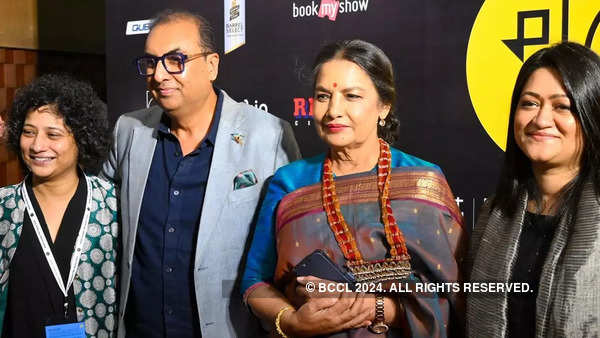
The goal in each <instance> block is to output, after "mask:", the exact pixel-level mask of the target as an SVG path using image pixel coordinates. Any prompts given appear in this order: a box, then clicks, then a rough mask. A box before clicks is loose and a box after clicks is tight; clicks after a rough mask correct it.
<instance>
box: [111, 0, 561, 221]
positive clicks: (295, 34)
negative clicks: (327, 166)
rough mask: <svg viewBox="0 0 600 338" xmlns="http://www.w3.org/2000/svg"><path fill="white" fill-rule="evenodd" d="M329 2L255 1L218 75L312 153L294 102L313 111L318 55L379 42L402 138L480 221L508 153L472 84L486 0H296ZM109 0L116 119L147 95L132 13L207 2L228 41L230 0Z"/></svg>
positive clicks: (306, 122) (309, 130) (313, 140)
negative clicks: (333, 2)
mask: <svg viewBox="0 0 600 338" xmlns="http://www.w3.org/2000/svg"><path fill="white" fill-rule="evenodd" d="M225 1H228V2H230V1H231V0H225ZM323 1H327V0H323ZM565 1H566V0H565ZM320 2H321V1H320V0H294V1H287V0H279V1H273V0H253V1H248V2H247V3H246V18H245V20H246V43H245V44H244V45H243V46H241V47H240V48H238V49H236V50H234V51H232V52H230V53H229V54H226V55H223V54H222V53H221V64H220V70H219V77H218V80H217V82H216V85H217V86H218V87H221V88H223V89H225V90H226V91H227V92H228V93H229V94H230V95H231V96H232V97H233V98H235V99H236V100H239V101H241V100H247V102H248V103H249V104H251V105H255V106H258V107H261V108H262V109H265V110H268V111H269V112H270V113H273V114H275V115H277V116H279V117H281V118H283V119H285V120H287V121H289V122H290V123H291V124H292V126H293V128H294V131H295V134H296V138H297V140H298V143H299V144H300V147H301V150H302V154H303V156H305V157H308V156H312V155H315V154H317V153H319V152H322V151H324V150H325V145H324V144H323V143H322V142H321V140H320V139H319V138H318V137H317V135H316V133H315V131H314V129H313V127H312V126H311V125H310V123H311V122H312V121H311V119H310V118H309V116H294V111H295V109H296V108H298V106H301V107H304V108H305V110H306V111H307V112H308V104H307V102H308V98H309V97H310V96H311V90H310V66H311V64H312V61H313V59H314V57H315V56H316V54H317V52H318V50H319V48H320V47H321V46H322V45H323V44H325V43H327V42H332V41H336V40H341V39H352V38H360V39H363V40H367V41H370V42H372V43H374V44H375V45H377V46H379V47H380V48H381V49H383V50H384V51H385V52H386V53H387V55H388V56H389V57H390V59H391V60H392V62H393V64H394V67H395V71H396V80H397V86H398V94H399V99H398V105H397V114H398V116H399V117H400V120H401V137H400V140H399V141H398V142H397V144H396V146H397V147H399V148H400V149H402V150H404V151H406V152H408V153H410V154H413V155H416V156H419V157H421V158H423V159H426V160H428V161H431V162H434V163H436V164H438V165H439V166H440V167H441V168H442V169H443V170H444V172H445V174H446V176H447V178H448V181H449V183H450V185H451V187H452V189H453V191H454V193H455V195H456V196H457V201H458V202H459V206H460V208H461V210H462V211H463V213H464V216H465V220H466V225H467V228H468V229H469V230H470V229H471V227H472V226H473V222H474V217H475V215H476V213H477V210H478V208H479V207H480V206H481V204H482V203H483V200H484V198H485V197H486V196H489V194H490V193H491V192H492V191H493V189H494V185H495V182H496V180H497V177H498V175H499V172H500V169H499V166H500V164H501V161H502V154H503V152H502V150H501V149H500V148H499V147H498V146H497V145H496V144H495V143H494V142H493V141H492V139H491V138H490V137H489V136H488V134H487V133H486V131H485V130H484V128H483V127H482V126H481V124H480V122H479V120H478V118H477V115H476V114H475V111H474V109H473V106H472V105H471V101H470V98H469V91H468V88H467V80H466V69H465V67H466V66H465V65H466V61H465V60H466V54H467V46H468V42H469V35H470V32H471V28H472V26H473V23H474V22H475V18H476V17H477V14H478V12H479V9H480V8H481V6H482V4H483V1H475V0H470V1H466V0H465V1H449V0H447V1H444V0H438V1H433V0H402V1H392V0H368V1H367V0H343V1H342V2H344V3H345V4H346V6H348V4H350V6H352V4H353V3H354V2H359V3H362V5H363V8H366V10H362V11H361V10H360V9H359V10H358V11H357V12H354V13H338V15H337V17H336V20H335V21H332V20H329V19H328V18H320V17H318V16H314V15H313V16H304V17H294V12H295V9H294V8H296V11H299V10H298V9H299V8H300V7H305V6H313V4H317V5H318V4H319V3H320ZM511 2H512V1H511ZM106 3H107V11H106V13H107V21H108V22H107V83H108V107H109V111H110V116H111V119H112V120H113V121H114V120H116V118H117V117H118V116H119V115H120V114H122V113H125V112H128V111H131V110H135V109H139V108H143V107H144V106H145V105H146V91H145V82H144V80H143V79H142V78H140V77H138V76H137V75H136V72H135V67H134V65H133V61H132V60H133V59H134V58H135V57H136V56H138V55H140V54H142V53H143V48H144V41H145V38H146V35H144V34H139V35H125V27H126V25H127V22H128V21H135V20H143V19H149V18H151V17H152V16H153V15H154V14H155V13H156V12H158V11H160V10H162V9H164V8H166V7H167V6H168V7H170V8H185V9H188V10H192V11H197V12H199V13H200V14H202V15H203V16H205V17H206V18H207V19H208V20H209V21H210V22H211V23H212V24H213V26H214V28H215V33H216V38H217V42H218V46H219V47H220V50H221V51H222V50H223V44H224V43H223V36H224V32H223V25H224V15H223V10H224V3H223V1H220V0H219V1H200V0H171V1H169V2H168V3H166V2H164V1H160V0H146V1H143V2H139V1H119V0H107V2H106ZM238 3H239V1H238ZM365 4H366V5H367V6H366V7H365V6H364V5H365ZM296 14H298V12H296ZM515 30H516V27H515ZM490 57H493V55H492V56H490ZM295 102H296V104H295ZM301 111H302V109H300V110H298V112H301Z"/></svg>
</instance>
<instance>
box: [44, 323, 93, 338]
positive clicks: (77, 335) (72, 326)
mask: <svg viewBox="0 0 600 338" xmlns="http://www.w3.org/2000/svg"><path fill="white" fill-rule="evenodd" d="M46 338H86V337H85V324H84V323H83V322H81V323H69V324H59V325H49V326H46Z"/></svg>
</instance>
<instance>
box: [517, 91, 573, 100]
mask: <svg viewBox="0 0 600 338" xmlns="http://www.w3.org/2000/svg"><path fill="white" fill-rule="evenodd" d="M525 95H531V96H533V97H535V98H537V99H541V98H542V97H541V95H540V94H538V93H534V92H530V91H527V92H523V94H521V97H523V96H525ZM559 97H566V98H569V97H568V96H567V95H566V94H553V95H550V99H556V98H559Z"/></svg>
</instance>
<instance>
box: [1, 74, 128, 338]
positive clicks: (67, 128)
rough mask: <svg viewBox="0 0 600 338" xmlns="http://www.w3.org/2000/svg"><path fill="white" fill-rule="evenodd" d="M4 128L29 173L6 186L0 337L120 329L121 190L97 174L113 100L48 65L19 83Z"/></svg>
mask: <svg viewBox="0 0 600 338" xmlns="http://www.w3.org/2000/svg"><path fill="white" fill-rule="evenodd" d="M6 128H7V138H8V145H9V147H10V148H12V150H13V151H15V152H16V153H17V154H18V156H19V158H20V160H21V161H22V163H23V164H24V166H25V167H26V171H27V175H26V177H25V179H24V180H23V181H22V182H20V183H19V184H16V185H11V186H7V187H3V188H0V276H1V277H0V330H2V337H44V336H46V337H48V336H52V333H53V332H58V331H61V330H62V332H72V333H74V334H75V333H76V334H77V335H73V337H75V336H76V337H85V336H88V337H90V336H97V337H110V336H113V333H114V332H115V323H116V318H115V317H116V315H117V304H116V290H115V287H116V286H115V285H116V284H115V272H116V265H115V259H116V258H117V257H116V246H117V235H118V223H117V210H116V208H117V198H116V196H115V189H114V186H113V184H112V183H110V182H108V181H105V180H103V179H100V178H98V177H96V176H94V173H96V172H97V170H98V168H99V167H100V164H101V163H102V162H103V161H104V159H105V158H106V156H107V154H108V151H109V148H110V129H109V126H108V121H107V118H106V106H105V105H104V103H102V101H101V100H100V99H99V98H98V96H97V95H96V93H94V91H93V89H92V88H91V86H90V85H89V84H87V83H84V82H80V81H77V80H75V79H73V78H71V77H68V76H59V75H45V76H42V77H40V78H38V79H36V80H35V81H34V82H32V83H31V84H30V85H28V86H26V87H24V88H23V89H21V90H20V91H19V92H18V93H17V95H16V98H15V101H14V102H13V105H12V109H11V111H10V113H9V117H8V121H7V127H6ZM58 325H61V326H58Z"/></svg>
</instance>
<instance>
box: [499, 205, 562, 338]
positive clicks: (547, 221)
mask: <svg viewBox="0 0 600 338" xmlns="http://www.w3.org/2000/svg"><path fill="white" fill-rule="evenodd" d="M557 221H558V219H557V217H555V216H547V215H539V214H532V213H530V212H527V213H526V214H525V220H524V222H523V230H522V231H521V237H520V239H519V248H518V249H517V259H516V261H515V265H514V267H513V271H512V277H511V283H528V284H529V287H530V289H531V291H532V292H529V293H509V294H508V337H510V338H515V337H527V338H530V337H535V299H536V297H537V294H538V288H539V284H540V276H541V274H542V267H543V266H544V261H545V260H546V256H547V255H548V250H549V249H550V244H551V243H552V238H553V237H554V231H555V230H556V225H557V223H558V222H557Z"/></svg>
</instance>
